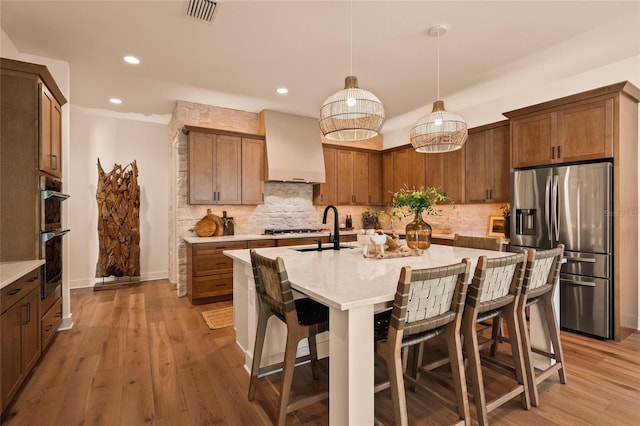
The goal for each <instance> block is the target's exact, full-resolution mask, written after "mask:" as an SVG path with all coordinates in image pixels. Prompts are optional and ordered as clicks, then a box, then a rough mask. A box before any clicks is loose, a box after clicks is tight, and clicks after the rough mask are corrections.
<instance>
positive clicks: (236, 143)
mask: <svg viewBox="0 0 640 426" xmlns="http://www.w3.org/2000/svg"><path fill="white" fill-rule="evenodd" d="M241 152H242V151H241V138H240V137H238V136H230V135H225V134H215V133H201V132H196V131H190V132H189V204H241V203H242V196H241V192H242V191H241V190H242V186H241V185H242V175H241V172H242V162H241Z"/></svg>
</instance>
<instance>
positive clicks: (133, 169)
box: [94, 159, 140, 288]
mask: <svg viewBox="0 0 640 426" xmlns="http://www.w3.org/2000/svg"><path fill="white" fill-rule="evenodd" d="M129 166H130V168H129ZM96 201H97V202H98V245H99V252H98V263H97V265H96V278H100V277H109V276H115V277H118V278H119V277H123V276H129V277H130V278H131V277H139V276H140V186H139V185H138V166H137V164H136V161H135V160H134V161H133V162H132V163H131V164H129V165H127V166H125V167H122V166H121V165H119V164H115V165H114V166H113V170H112V171H110V172H109V173H105V171H104V170H103V169H102V165H101V164H100V159H98V187H97V190H96ZM112 283H114V282H111V283H109V284H112ZM118 283H119V282H118ZM131 283H132V281H131V280H130V281H129V282H127V283H122V284H129V285H130V284H131ZM99 284H100V283H97V284H96V286H99ZM102 284H104V283H102ZM94 288H96V287H94Z"/></svg>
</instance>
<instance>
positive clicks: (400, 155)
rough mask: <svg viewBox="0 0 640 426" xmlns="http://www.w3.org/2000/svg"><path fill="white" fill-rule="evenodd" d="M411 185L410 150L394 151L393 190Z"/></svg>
mask: <svg viewBox="0 0 640 426" xmlns="http://www.w3.org/2000/svg"><path fill="white" fill-rule="evenodd" d="M404 186H407V187H409V150H408V149H403V150H401V151H394V152H393V191H394V192H397V191H399V190H400V189H401V188H402V187H404Z"/></svg>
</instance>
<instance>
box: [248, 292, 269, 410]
mask: <svg viewBox="0 0 640 426" xmlns="http://www.w3.org/2000/svg"><path fill="white" fill-rule="evenodd" d="M258 303H259V308H258V326H257V329H256V341H255V345H254V346H253V360H252V361H251V377H250V378H249V401H253V399H254V398H255V396H256V388H255V382H256V381H257V380H258V373H259V372H260V361H261V359H262V349H263V347H264V338H265V335H266V334H267V322H268V321H269V317H270V316H271V315H270V312H267V310H266V309H265V308H264V307H263V306H262V305H261V304H260V302H258Z"/></svg>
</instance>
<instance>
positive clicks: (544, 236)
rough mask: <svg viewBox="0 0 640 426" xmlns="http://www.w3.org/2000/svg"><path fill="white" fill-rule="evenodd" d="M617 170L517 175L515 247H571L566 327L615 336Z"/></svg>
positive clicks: (565, 278)
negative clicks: (614, 245) (614, 264)
mask: <svg viewBox="0 0 640 426" xmlns="http://www.w3.org/2000/svg"><path fill="white" fill-rule="evenodd" d="M612 170H613V166H612V164H611V163H592V164H578V165H569V166H560V167H548V168H539V169H529V170H514V171H513V172H512V173H511V209H512V215H511V236H510V238H511V247H512V249H514V250H517V249H519V248H521V247H522V248H526V247H534V248H541V249H547V248H551V247H555V246H556V245H557V244H558V243H562V244H564V246H565V257H566V258H567V263H566V264H564V265H562V269H561V271H560V315H559V316H560V326H561V327H562V328H564V329H569V330H574V331H578V332H581V333H586V334H589V335H593V336H598V337H601V338H606V339H609V338H611V337H612V336H613V333H612V325H613V321H612V313H613V307H612V300H613V299H612V296H613V276H612V265H613V261H612V256H613V253H612V251H613V241H612V236H613V230H612V227H613V215H612V206H613V197H612V194H613V187H612V185H613V174H612Z"/></svg>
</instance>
